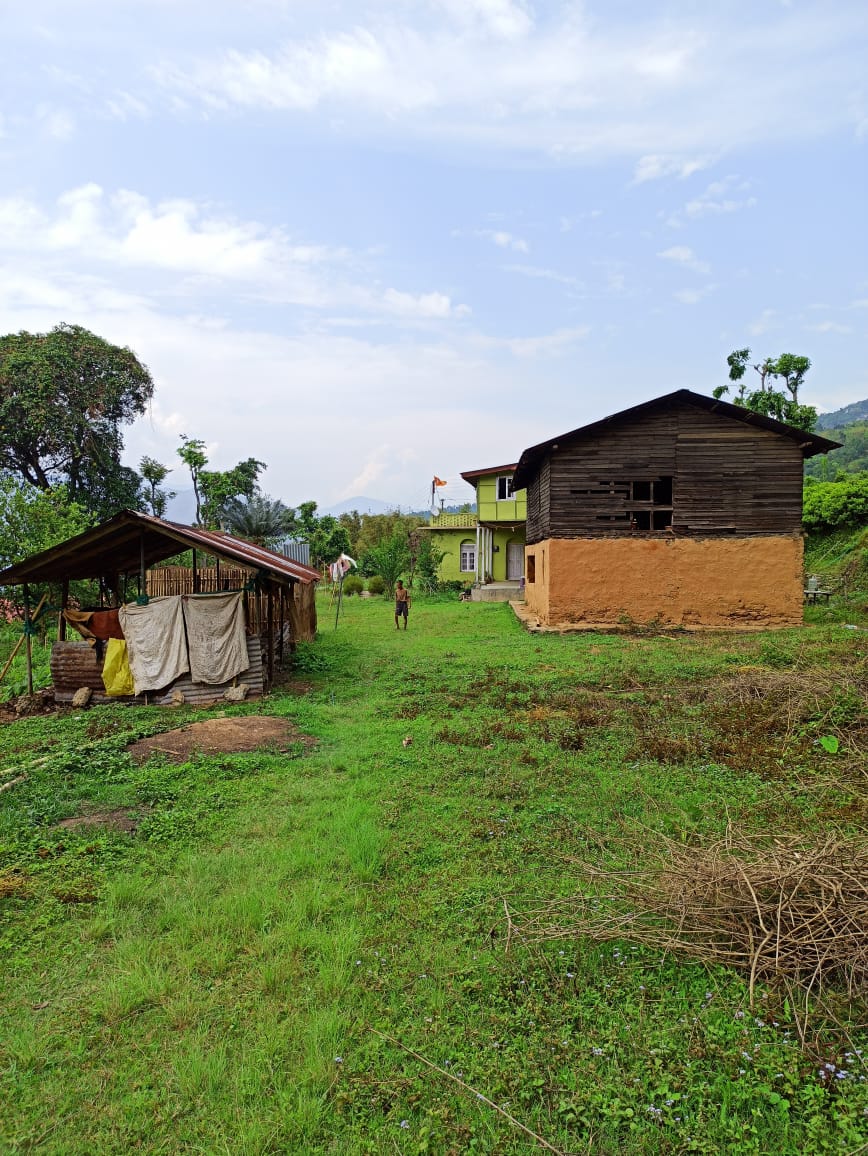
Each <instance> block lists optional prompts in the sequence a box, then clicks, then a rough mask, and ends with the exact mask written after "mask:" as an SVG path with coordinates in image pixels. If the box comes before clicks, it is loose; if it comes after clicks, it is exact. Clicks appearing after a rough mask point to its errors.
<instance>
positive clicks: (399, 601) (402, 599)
mask: <svg viewBox="0 0 868 1156" xmlns="http://www.w3.org/2000/svg"><path fill="white" fill-rule="evenodd" d="M409 610H410V591H409V590H408V589H407V588H406V586H405V585H404V583H403V582H402V581H401V579H400V578H399V579H398V581H397V584H396V585H395V629H396V630H400V629H401V625H400V619H401V617H402V616H403V618H404V629H405V630H406V629H407V614H408V612H409Z"/></svg>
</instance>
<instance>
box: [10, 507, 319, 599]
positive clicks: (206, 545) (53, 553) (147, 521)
mask: <svg viewBox="0 0 868 1156" xmlns="http://www.w3.org/2000/svg"><path fill="white" fill-rule="evenodd" d="M182 550H202V551H204V552H206V553H208V554H213V555H214V556H215V557H217V558H220V559H221V560H222V561H224V562H232V563H234V564H236V565H239V566H247V567H249V568H250V569H253V570H263V571H265V572H266V573H267V574H268V575H269V577H271V578H273V579H274V580H275V581H277V582H284V583H292V582H303V583H310V582H316V581H317V580H318V579H319V578H320V577H321V575H320V573H319V571H318V570H314V569H313V568H312V567H310V566H305V565H303V564H302V563H301V562H295V561H294V560H293V559H291V558H285V557H284V556H283V554H276V553H275V552H274V550H266V549H265V547H264V546H255V545H254V544H253V543H252V542H246V541H245V540H244V539H243V538H235V537H233V536H232V534H225V533H223V532H222V531H217V530H200V529H198V528H197V527H194V526H184V525H181V523H180V522H167V521H166V520H165V519H163V518H155V517H153V515H151V514H142V513H140V512H139V511H138V510H121V512H120V513H119V514H115V516H114V517H113V518H111V519H110V520H109V521H108V522H103V523H101V525H99V526H94V527H93V529H91V530H85V531H84V533H83V534H77V535H76V536H75V537H74V538H68V539H67V540H66V541H65V542H61V543H60V545H58V546H53V547H52V548H51V549H50V550H43V551H42V553H41V554H33V555H32V556H31V557H30V558H25V559H24V561H22V562H16V563H15V565H14V566H9V567H7V568H6V569H5V570H0V585H4V586H17V585H20V584H21V583H22V582H61V581H63V580H65V579H82V578H99V577H101V576H102V575H104V574H133V573H137V572H138V570H139V568H140V566H141V565H142V562H144V565H145V567H146V568H147V567H150V566H153V565H154V563H156V562H162V561H163V560H164V559H165V558H171V557H172V555H173V554H178V553H180V552H181V551H182Z"/></svg>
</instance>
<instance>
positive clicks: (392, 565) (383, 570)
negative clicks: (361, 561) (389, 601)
mask: <svg viewBox="0 0 868 1156" xmlns="http://www.w3.org/2000/svg"><path fill="white" fill-rule="evenodd" d="M368 557H369V558H370V559H371V561H372V563H373V564H374V566H375V568H376V572H377V574H379V575H380V577H381V578H382V579H383V581H384V582H385V583H386V595H387V596H388V597H389V598H391V597H392V594H393V593H394V590H395V582H396V581H397V580H398V579H399V578H400V577H401V574H402V573H403V572H404V570H406V569H407V567H408V566H409V565H410V548H409V545H408V543H407V535H406V534H402V533H401V532H400V531H399V532H397V533H395V534H393V535H392V537H391V538H389V539H388V541H386V542H382V543H381V544H380V545H379V546H374V548H373V549H372V550H369V551H368Z"/></svg>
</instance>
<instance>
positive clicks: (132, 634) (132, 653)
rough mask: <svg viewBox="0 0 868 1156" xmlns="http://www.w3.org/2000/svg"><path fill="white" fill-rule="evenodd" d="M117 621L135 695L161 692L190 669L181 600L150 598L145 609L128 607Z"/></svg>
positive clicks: (121, 611) (122, 607)
mask: <svg viewBox="0 0 868 1156" xmlns="http://www.w3.org/2000/svg"><path fill="white" fill-rule="evenodd" d="M118 619H119V621H120V624H121V629H122V630H123V632H124V637H125V638H126V640H127V657H128V658H129V662H130V670H131V671H132V672H133V682H134V683H135V687H136V694H142V692H143V691H146V690H162V688H163V687H165V686H169V684H170V683H173V682H174V681H175V679H176V678H179V677H180V676H181V675H182V674H185V673H186V672H187V671H188V670H189V669H190V663H189V660H188V658H187V639H186V637H185V636H184V617H183V613H182V610H181V599H180V598H178V597H177V596H175V597H167V598H152V599H151V600H150V601H149V602H148V603H147V604H146V605H145V606H138V605H137V604H136V603H135V602H131V603H128V604H127V605H126V606H121V608H120V610H119V611H118Z"/></svg>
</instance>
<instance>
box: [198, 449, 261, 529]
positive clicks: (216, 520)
mask: <svg viewBox="0 0 868 1156" xmlns="http://www.w3.org/2000/svg"><path fill="white" fill-rule="evenodd" d="M178 456H179V457H180V459H181V461H182V462H184V464H185V465H186V466H187V468H188V469H189V471H190V477H191V478H192V480H193V493H194V495H195V498H196V522H197V524H198V525H200V526H205V527H207V528H208V529H211V530H215V529H219V527H220V526H221V524H222V523H223V522H224V520H225V516H224V511H225V510H226V507H227V505H228V503H230V502H232V501H234V500H235V499H237V498H247V499H250V498H252V497H253V496H254V495H255V494H256V493H257V492H258V490H257V484H256V482H257V479H258V477H259V475H260V473H261V472H262V471H263V470H264V469H265V462H260V461H258V460H257V459H256V458H246V459H245V460H244V461H243V462H239V463H238V464H237V465H236V466H233V467H232V469H231V470H209V469H208V455H207V454H206V453H205V443H204V442H203V441H202V440H201V439H200V438H188V437H187V435H186V434H182V435H181V445H180V446H179V448H178Z"/></svg>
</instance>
